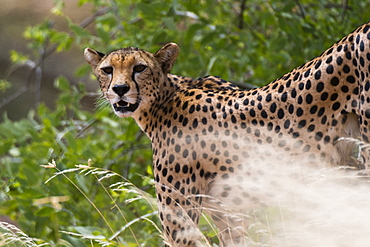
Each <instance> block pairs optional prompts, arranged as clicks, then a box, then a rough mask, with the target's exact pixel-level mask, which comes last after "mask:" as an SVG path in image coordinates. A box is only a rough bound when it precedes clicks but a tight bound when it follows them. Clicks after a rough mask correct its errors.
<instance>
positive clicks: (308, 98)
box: [306, 94, 313, 104]
mask: <svg viewBox="0 0 370 247" xmlns="http://www.w3.org/2000/svg"><path fill="white" fill-rule="evenodd" d="M312 101H313V97H312V95H311V94H307V95H306V102H307V104H311V103H312Z"/></svg>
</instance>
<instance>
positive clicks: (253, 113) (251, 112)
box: [249, 109, 256, 117]
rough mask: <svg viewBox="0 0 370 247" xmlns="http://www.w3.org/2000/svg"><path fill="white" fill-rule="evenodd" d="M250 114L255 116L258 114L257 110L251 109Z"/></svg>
mask: <svg viewBox="0 0 370 247" xmlns="http://www.w3.org/2000/svg"><path fill="white" fill-rule="evenodd" d="M249 115H251V117H255V116H256V112H255V111H254V110H253V109H250V111H249Z"/></svg>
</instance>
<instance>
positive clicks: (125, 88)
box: [112, 84, 130, 97]
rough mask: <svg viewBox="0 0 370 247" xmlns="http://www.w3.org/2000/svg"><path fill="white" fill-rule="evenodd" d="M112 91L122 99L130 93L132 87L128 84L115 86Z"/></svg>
mask: <svg viewBox="0 0 370 247" xmlns="http://www.w3.org/2000/svg"><path fill="white" fill-rule="evenodd" d="M112 89H113V91H114V92H115V93H116V94H118V96H120V97H122V96H123V95H124V94H125V93H127V92H128V90H130V87H129V86H128V85H126V84H122V85H114V86H113V88H112Z"/></svg>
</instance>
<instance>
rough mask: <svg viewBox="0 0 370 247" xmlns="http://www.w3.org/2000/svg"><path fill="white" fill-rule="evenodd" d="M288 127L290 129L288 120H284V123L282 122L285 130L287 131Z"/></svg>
mask: <svg viewBox="0 0 370 247" xmlns="http://www.w3.org/2000/svg"><path fill="white" fill-rule="evenodd" d="M289 127H290V120H289V119H287V120H285V122H284V128H285V129H289Z"/></svg>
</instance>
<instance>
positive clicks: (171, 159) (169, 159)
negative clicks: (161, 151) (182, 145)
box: [168, 154, 175, 164]
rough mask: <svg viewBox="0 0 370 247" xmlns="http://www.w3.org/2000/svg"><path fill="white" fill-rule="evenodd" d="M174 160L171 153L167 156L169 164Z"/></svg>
mask: <svg viewBox="0 0 370 247" xmlns="http://www.w3.org/2000/svg"><path fill="white" fill-rule="evenodd" d="M174 160H175V156H174V155H173V154H171V155H170V157H169V158H168V162H169V163H170V164H172V162H173V161H174Z"/></svg>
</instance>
